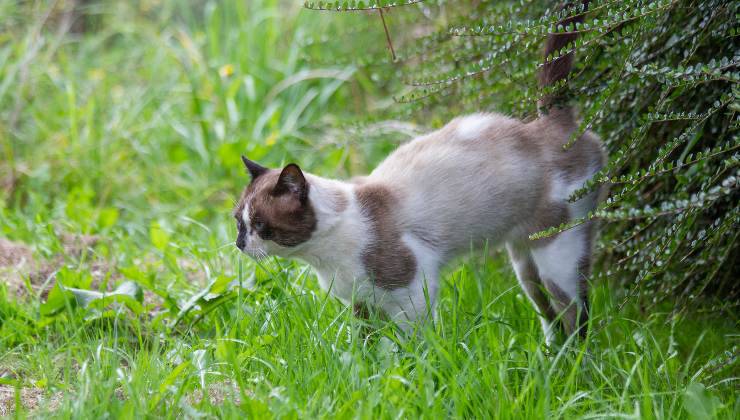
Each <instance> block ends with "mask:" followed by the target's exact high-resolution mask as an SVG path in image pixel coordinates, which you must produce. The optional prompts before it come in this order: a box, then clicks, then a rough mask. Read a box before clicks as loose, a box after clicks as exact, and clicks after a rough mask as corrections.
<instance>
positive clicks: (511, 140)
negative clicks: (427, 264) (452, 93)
mask: <svg viewBox="0 0 740 420" xmlns="http://www.w3.org/2000/svg"><path fill="white" fill-rule="evenodd" d="M542 159H543V152H542V147H541V144H540V141H539V140H538V139H537V138H535V137H532V136H531V135H530V134H529V131H528V129H527V127H526V125H525V124H524V123H522V122H520V121H518V120H515V119H512V118H508V117H506V116H503V115H499V114H473V115H468V116H465V117H459V118H456V119H454V120H452V121H451V122H450V123H448V124H447V125H446V126H444V127H442V128H441V129H439V130H437V131H435V132H432V133H430V134H427V135H425V136H421V137H419V138H416V139H414V140H412V141H411V142H409V143H406V144H404V145H402V146H400V147H399V148H398V149H396V151H394V152H393V153H392V154H391V155H389V156H388V157H387V158H386V159H385V160H384V161H383V162H382V163H381V164H380V165H379V166H378V167H377V168H376V169H375V170H374V171H373V172H372V173H371V174H370V175H369V176H368V177H367V179H366V182H368V183H379V184H382V185H385V186H388V188H390V189H391V190H393V192H394V194H395V195H396V196H397V197H398V198H399V199H398V206H399V208H398V211H397V214H398V217H399V218H400V223H401V225H404V226H407V227H408V228H409V229H411V230H413V231H420V230H423V231H424V232H425V234H426V235H431V236H434V237H436V238H438V240H439V241H441V242H443V243H447V244H449V247H446V248H455V247H457V246H458V245H459V244H456V243H455V242H456V241H458V240H459V241H464V242H466V241H468V240H469V238H470V237H471V236H472V237H477V236H488V234H489V233H491V232H503V231H506V230H507V229H508V227H510V226H514V225H515V224H516V223H517V220H516V219H517V217H521V216H522V215H526V214H527V213H530V212H533V211H534V209H535V207H536V205H537V202H538V201H539V199H540V196H541V194H542V190H543V187H542V186H543V182H542V180H543V177H544V176H545V171H546V168H545V166H543V165H542Z"/></svg>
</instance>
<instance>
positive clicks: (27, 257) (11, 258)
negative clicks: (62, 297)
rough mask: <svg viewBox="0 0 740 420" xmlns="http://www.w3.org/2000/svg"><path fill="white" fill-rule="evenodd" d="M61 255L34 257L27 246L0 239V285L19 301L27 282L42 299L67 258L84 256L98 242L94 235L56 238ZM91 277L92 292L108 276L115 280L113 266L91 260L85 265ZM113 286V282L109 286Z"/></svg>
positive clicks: (26, 288)
mask: <svg viewBox="0 0 740 420" xmlns="http://www.w3.org/2000/svg"><path fill="white" fill-rule="evenodd" d="M59 237H60V240H61V242H62V247H63V248H64V252H63V253H61V254H57V255H55V256H53V257H52V258H50V259H45V258H39V257H34V253H33V250H32V249H31V247H30V246H28V245H26V244H23V243H20V242H13V241H10V240H8V239H5V238H0V281H4V282H5V283H6V284H7V285H8V286H9V289H10V291H11V292H13V293H15V294H16V296H18V297H24V296H26V295H27V294H28V287H27V286H26V279H27V280H28V281H29V282H30V284H31V287H32V291H33V292H34V293H37V292H41V296H42V297H44V296H45V295H46V294H47V293H48V292H49V290H51V287H52V286H53V285H54V283H53V277H54V275H55V274H56V272H57V270H59V269H60V268H62V267H63V266H64V264H65V261H66V259H68V258H79V257H80V255H82V253H83V252H85V251H86V250H88V249H90V248H92V247H94V246H95V244H97V243H98V242H99V241H100V240H101V239H100V237H98V236H95V235H72V234H61V235H59ZM87 265H88V267H89V269H90V273H91V274H92V276H93V288H95V287H97V286H99V285H100V283H101V282H102V281H103V280H104V279H105V278H106V277H107V276H109V275H112V276H113V277H114V278H115V273H112V272H113V267H114V266H115V264H114V263H112V262H110V261H106V260H101V259H93V260H92V261H90V262H88V263H87ZM111 283H112V282H111Z"/></svg>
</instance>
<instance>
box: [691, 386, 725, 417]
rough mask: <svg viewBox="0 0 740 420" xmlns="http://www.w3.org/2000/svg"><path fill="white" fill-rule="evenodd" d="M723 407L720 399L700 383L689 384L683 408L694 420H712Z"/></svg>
mask: <svg viewBox="0 0 740 420" xmlns="http://www.w3.org/2000/svg"><path fill="white" fill-rule="evenodd" d="M721 406H722V403H721V402H720V400H719V398H718V397H717V396H716V395H713V394H711V393H710V392H709V391H708V390H707V389H706V387H705V386H704V385H703V384H701V383H698V382H693V383H691V384H689V386H688V387H687V388H686V391H685V392H684V396H683V407H684V408H685V409H686V411H687V412H688V413H689V417H690V418H692V419H711V418H714V414H715V413H716V412H717V410H718V409H719V408H720V407H721Z"/></svg>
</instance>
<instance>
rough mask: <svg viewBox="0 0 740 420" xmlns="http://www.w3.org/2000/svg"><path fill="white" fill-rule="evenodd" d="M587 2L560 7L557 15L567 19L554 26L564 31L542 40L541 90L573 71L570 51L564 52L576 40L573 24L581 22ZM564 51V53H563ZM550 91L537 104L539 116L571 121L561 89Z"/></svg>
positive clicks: (585, 0)
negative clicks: (564, 30) (546, 115)
mask: <svg viewBox="0 0 740 420" xmlns="http://www.w3.org/2000/svg"><path fill="white" fill-rule="evenodd" d="M588 3H589V0H581V1H580V5H577V6H574V5H573V2H570V1H566V2H565V3H564V4H563V5H562V6H561V8H560V13H567V15H568V17H566V18H564V19H562V20H561V21H559V22H558V27H560V26H562V27H563V28H566V31H567V32H559V33H551V34H549V35H548V36H547V40H546V41H545V49H544V59H545V63H544V64H543V65H542V68H541V70H540V72H539V75H538V82H539V86H540V87H541V88H546V87H551V86H554V85H556V84H557V83H558V82H560V81H561V80H565V79H567V78H568V74H570V71H571V69H572V68H573V51H568V48H569V47H572V46H571V45H570V44H572V43H573V41H575V40H576V38H577V37H578V32H576V31H575V24H576V23H578V22H583V17H584V16H585V14H586V10H587V9H588ZM571 8H575V10H572V11H570V13H568V12H565V11H566V10H568V9H571ZM566 51H568V52H567V53H566ZM555 89H556V90H555V91H554V92H551V93H548V94H546V95H544V96H543V97H542V98H541V99H540V100H539V102H538V104H537V105H538V107H539V109H540V115H542V114H549V113H550V111H553V112H552V113H554V114H556V115H557V116H558V117H559V118H564V119H566V120H567V121H568V122H573V119H574V116H573V111H572V109H571V108H570V107H569V106H567V104H565V98H563V97H562V94H563V89H557V88H555Z"/></svg>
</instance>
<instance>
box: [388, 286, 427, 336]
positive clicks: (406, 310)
mask: <svg viewBox="0 0 740 420" xmlns="http://www.w3.org/2000/svg"><path fill="white" fill-rule="evenodd" d="M438 289H439V279H438V276H437V275H436V274H434V275H431V276H427V275H424V274H423V273H418V274H417V275H416V276H415V277H414V280H413V281H412V282H411V283H409V284H408V285H407V286H404V287H399V288H396V289H393V290H386V291H383V297H382V299H381V300H380V302H379V306H380V307H381V308H382V309H383V312H384V313H385V314H386V315H387V316H388V317H389V318H390V319H391V320H392V321H394V322H395V323H396V325H398V326H399V327H400V328H401V330H403V331H404V332H405V333H406V334H409V333H411V332H413V331H414V328H416V327H422V326H423V325H424V324H426V323H427V322H430V321H431V320H432V319H434V318H436V316H435V312H436V302H437V291H438Z"/></svg>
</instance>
